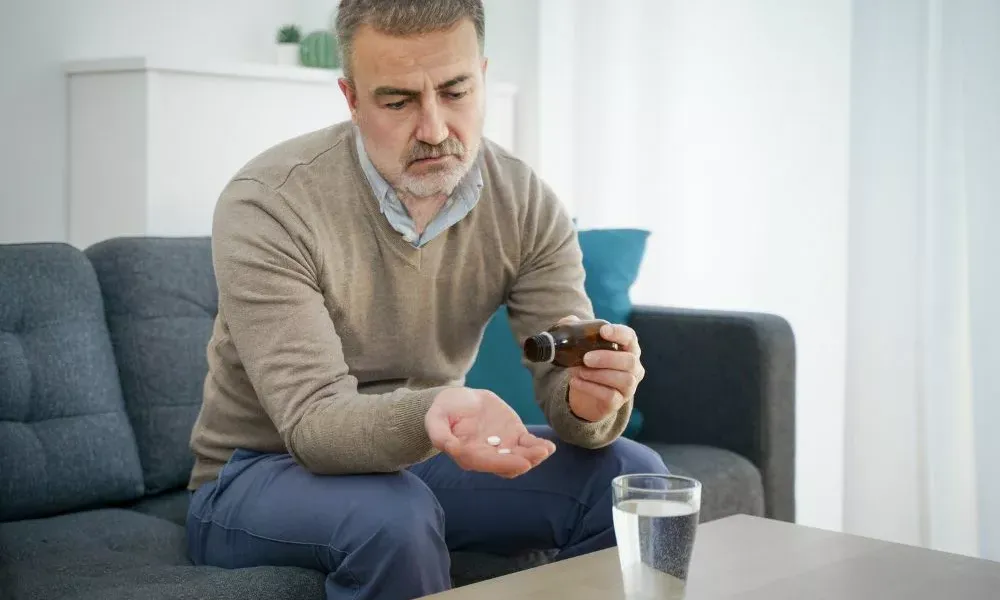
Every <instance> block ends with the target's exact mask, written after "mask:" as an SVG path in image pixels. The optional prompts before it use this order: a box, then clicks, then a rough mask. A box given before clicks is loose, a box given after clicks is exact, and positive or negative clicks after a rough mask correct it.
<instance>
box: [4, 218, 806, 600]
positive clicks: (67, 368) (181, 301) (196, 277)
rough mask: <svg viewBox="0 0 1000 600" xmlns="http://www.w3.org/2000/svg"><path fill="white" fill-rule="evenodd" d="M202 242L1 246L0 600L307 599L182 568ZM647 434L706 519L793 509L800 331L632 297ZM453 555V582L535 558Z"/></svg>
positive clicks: (760, 318)
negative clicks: (694, 492) (685, 481)
mask: <svg viewBox="0 0 1000 600" xmlns="http://www.w3.org/2000/svg"><path fill="white" fill-rule="evenodd" d="M216 301H217V295H216V287H215V282H214V279H213V274H212V264H211V250H210V245H209V240H208V239H204V238H194V239H178V238H169V239H164V238H132V239H114V240H108V241H106V242H102V243H100V244H97V245H95V246H93V247H91V248H88V249H87V250H86V251H85V252H81V251H80V250H78V249H76V248H73V247H71V246H68V245H65V244H58V243H52V244H45V243H38V244H17V245H0V598H4V599H5V600H25V599H36V598H44V599H46V600H57V599H67V600H68V599H79V600H83V599H91V598H94V599H101V600H115V599H125V598H130V599H132V598H134V599H143V600H148V599H156V598H214V599H227V598H233V599H237V598H239V599H246V598H268V599H284V598H288V599H292V598H295V599H307V598H322V597H323V576H322V575H321V574H319V573H316V572H313V571H309V570H304V569H297V568H291V567H259V568H251V569H239V570H224V569H218V568H208V567H194V566H192V565H191V564H190V562H189V561H188V559H187V556H186V550H185V541H184V529H183V522H184V516H185V511H186V507H187V492H186V491H185V490H184V486H185V484H186V481H187V477H188V471H189V468H190V466H191V462H192V459H191V455H190V452H189V450H188V445H187V444H188V434H189V430H190V427H191V425H192V423H193V421H194V419H195V416H196V413H197V411H198V406H199V403H200V400H201V386H202V381H203V378H204V375H205V372H206V362H205V344H206V341H207V340H208V338H209V333H210V330H211V326H212V320H213V318H214V316H215V310H216ZM630 324H631V325H632V327H633V328H635V329H636V331H637V332H638V334H639V336H640V338H641V339H642V341H643V362H644V364H645V366H646V368H647V373H648V374H647V377H646V380H645V381H644V382H643V384H642V385H641V387H640V389H639V391H638V393H637V396H636V402H637V404H638V406H639V408H640V409H641V410H642V411H643V413H644V416H645V425H644V427H643V431H642V434H641V437H640V438H639V439H640V441H642V442H643V443H646V444H648V445H649V446H651V447H652V448H654V449H656V450H657V451H659V452H660V453H661V454H662V455H663V457H664V459H665V461H666V463H667V465H668V466H669V467H670V468H671V469H673V470H674V471H675V472H679V473H685V474H690V475H692V476H694V477H697V478H698V479H700V480H701V481H702V482H703V484H704V501H703V510H702V520H703V521H708V520H712V519H717V518H720V517H723V516H726V515H730V514H734V513H749V514H755V515H764V516H768V517H771V518H774V519H780V520H787V521H791V520H793V519H794V514H795V502H794V488H795V485H794V475H793V473H794V453H795V436H794V431H795V418H794V376H795V350H794V338H793V335H792V332H791V329H790V328H789V326H788V324H787V323H786V322H785V321H784V320H783V319H781V318H779V317H776V316H772V315H763V314H746V313H726V312H712V311H700V310H678V309H670V308H664V307H638V308H636V309H635V311H634V313H633V315H632V317H631V319H630ZM546 550H547V549H544V548H540V549H537V551H534V552H530V553H527V554H525V555H521V556H513V557H510V556H506V557H505V556H484V555H471V554H461V553H456V554H454V555H453V567H452V570H453V578H454V581H455V585H456V586H458V585H463V584H467V583H470V582H474V581H477V580H482V579H484V578H489V577H493V576H496V575H500V574H504V573H508V572H511V571H514V570H519V569H523V568H526V567H529V566H532V565H536V564H539V563H540V562H544V561H545V560H547V559H548V556H549V553H548V552H547V551H546Z"/></svg>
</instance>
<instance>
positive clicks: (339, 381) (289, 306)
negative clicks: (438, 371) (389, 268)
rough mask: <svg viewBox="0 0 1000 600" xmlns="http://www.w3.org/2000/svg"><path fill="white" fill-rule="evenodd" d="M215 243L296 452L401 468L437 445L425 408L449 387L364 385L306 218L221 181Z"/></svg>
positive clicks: (350, 464)
mask: <svg viewBox="0 0 1000 600" xmlns="http://www.w3.org/2000/svg"><path fill="white" fill-rule="evenodd" d="M212 252H213V261H214V268H215V273H216V279H217V281H218V287H219V312H220V315H221V316H223V317H224V321H225V324H226V326H227V327H228V334H229V336H230V337H231V339H232V341H233V344H234V346H235V348H236V351H237V353H238V355H239V358H240V360H241V362H242V367H243V368H244V369H245V371H246V375H247V377H248V378H249V381H250V383H251V384H252V386H253V388H254V390H255V392H256V394H257V397H258V400H259V402H260V403H261V405H262V407H263V409H264V411H265V412H266V413H267V414H268V416H269V417H270V419H271V420H272V421H273V423H274V425H275V427H276V429H277V431H278V433H279V435H280V436H281V439H282V440H283V442H284V444H285V446H286V447H287V449H288V451H289V453H290V454H291V455H292V456H293V457H294V458H295V459H296V460H297V461H298V462H299V463H300V464H302V465H303V466H304V467H305V468H306V469H308V470H309V471H312V472H314V473H320V474H348V473H371V472H391V471H397V470H400V469H402V468H405V467H406V466H408V465H410V464H414V463H417V462H420V461H421V460H424V459H426V458H428V457H429V456H431V455H433V453H434V452H435V450H434V448H433V446H432V445H431V442H430V439H429V438H428V436H427V433H426V430H425V428H424V419H423V417H424V414H425V413H426V412H427V409H428V408H429V407H430V405H431V403H432V401H433V400H434V397H435V396H436V395H437V393H438V392H439V391H440V390H441V389H443V388H431V389H424V390H416V391H414V390H409V389H405V388H404V389H398V390H395V391H393V392H391V393H387V394H380V395H375V394H360V393H359V392H358V389H357V379H356V378H355V377H354V376H352V375H351V373H350V372H349V371H348V367H347V364H346V362H345V359H344V353H343V350H342V347H341V341H340V338H339V336H338V334H337V331H336V329H335V327H334V324H333V320H332V318H331V317H330V314H329V312H328V309H327V306H326V303H325V301H324V295H323V291H322V290H321V289H320V287H319V284H318V281H319V276H318V274H319V269H320V265H318V264H317V262H316V261H317V259H316V257H317V254H316V253H315V252H314V251H313V239H312V236H311V234H310V232H309V229H308V227H306V225H305V223H304V222H303V221H302V220H301V219H300V218H299V216H298V215H297V214H296V213H295V212H294V211H292V210H291V209H290V208H289V207H288V205H287V203H286V202H285V201H284V199H283V198H281V197H280V196H279V195H278V194H277V193H276V192H274V191H273V190H272V189H270V188H269V187H266V186H264V185H263V184H261V183H259V182H257V181H253V180H245V179H243V180H235V181H233V182H231V183H230V184H229V186H228V187H227V188H226V190H225V191H224V193H223V195H222V198H221V200H220V203H219V205H218V208H217V210H216V215H215V219H214V225H213V234H212Z"/></svg>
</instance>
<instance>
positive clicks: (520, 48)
mask: <svg viewBox="0 0 1000 600" xmlns="http://www.w3.org/2000/svg"><path fill="white" fill-rule="evenodd" d="M484 4H485V8H486V57H487V58H488V59H489V67H488V69H487V80H488V82H489V81H502V82H505V83H510V84H513V85H514V86H515V87H516V88H517V111H516V112H517V123H516V125H515V139H516V140H517V144H516V149H515V151H516V153H517V155H518V156H520V157H521V158H522V159H524V160H525V161H526V162H527V163H528V164H530V165H532V166H536V167H537V164H538V143H539V141H538V118H539V116H538V105H539V104H538V103H539V83H538V45H539V19H538V13H539V6H540V5H539V1H538V0H485V2H484ZM487 85H489V83H487ZM489 109H490V107H489V105H487V106H486V110H487V111H489Z"/></svg>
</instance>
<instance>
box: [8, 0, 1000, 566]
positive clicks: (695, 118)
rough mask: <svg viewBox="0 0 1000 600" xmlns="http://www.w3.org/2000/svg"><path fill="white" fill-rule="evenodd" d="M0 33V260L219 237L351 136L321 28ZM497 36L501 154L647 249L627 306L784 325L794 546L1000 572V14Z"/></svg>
mask: <svg viewBox="0 0 1000 600" xmlns="http://www.w3.org/2000/svg"><path fill="white" fill-rule="evenodd" d="M0 5H2V10H0V49H2V52H0V182H2V193H0V243H13V242H32V241H67V242H70V243H73V244H76V245H80V246H85V245H88V244H90V243H93V242H94V241H97V240H99V239H103V238H105V237H110V236H112V235H136V234H148V235H189V234H190V235H205V234H207V233H208V231H209V229H208V227H209V223H210V216H211V211H212V208H213V205H214V202H215V199H216V195H217V193H218V191H219V190H220V189H221V187H222V185H223V184H224V183H225V181H226V179H227V178H228V177H229V176H230V175H231V174H232V172H233V170H234V169H235V168H236V167H238V166H239V165H241V164H242V163H243V162H244V161H245V160H247V159H249V158H250V157H252V156H253V155H255V154H256V153H258V152H259V151H260V150H262V149H264V148H266V147H267V146H269V145H271V144H272V143H275V142H277V141H280V140H281V139H284V138H286V137H290V136H291V135H294V134H297V133H301V132H304V131H307V130H310V129H315V128H319V127H323V126H325V125H327V124H329V123H332V122H334V121H339V120H342V119H345V118H347V112H346V108H345V106H344V104H343V99H342V97H341V96H340V92H339V90H337V88H336V75H337V65H336V64H330V63H329V60H331V59H330V56H331V55H330V54H329V43H330V41H329V37H328V36H325V35H323V32H324V30H326V29H327V28H328V27H329V24H330V22H331V18H332V15H333V11H334V9H335V5H336V3H335V2H334V1H333V0H239V1H237V0H200V1H197V2H196V1H194V0H175V1H173V2H166V3H165V2H152V1H150V0H127V1H126V0H73V1H71V0H31V1H28V0H3V1H2V2H0ZM486 15H487V55H488V57H489V60H490V69H489V87H490V99H489V104H488V107H487V110H488V113H489V117H488V125H487V135H489V136H491V137H494V138H495V139H497V141H499V142H500V143H502V144H504V145H505V146H507V147H509V148H510V149H511V150H513V151H514V152H515V153H516V154H518V155H519V156H521V157H522V158H523V159H524V160H526V161H527V162H528V163H530V164H531V165H532V166H533V167H535V168H536V169H537V171H538V172H539V174H540V175H541V176H542V177H543V178H545V179H546V180H547V181H548V182H549V183H550V184H551V185H552V186H553V187H554V188H555V190H556V191H557V192H558V194H559V195H560V197H561V199H562V200H563V201H564V202H565V203H566V205H567V207H568V208H569V209H570V210H571V212H572V213H573V215H574V216H575V217H576V218H577V219H578V222H579V224H580V225H581V227H587V228H611V227H627V228H632V227H639V228H644V229H648V230H650V231H651V232H652V235H651V237H650V239H649V246H648V249H647V253H646V256H645V259H644V262H643V266H642V271H641V273H640V277H639V280H638V282H637V283H636V285H635V287H634V288H633V289H632V299H633V301H635V302H636V303H650V304H663V305H671V306H692V307H703V308H725V309H738V310H755V311H766V312H773V313H776V314H779V315H781V316H783V317H785V318H786V319H788V321H789V322H790V323H791V325H792V327H793V328H794V330H795V334H796V341H797V352H798V355H797V364H798V380H797V381H798V383H797V385H798V387H797V398H798V400H797V402H798V406H797V434H798V449H797V458H796V461H797V500H798V507H799V508H798V521H799V522H800V523H802V524H806V525H812V526H817V527H822V528H828V529H835V530H842V531H847V532H851V533H859V534H863V535H867V536H872V537H877V538H882V539H888V540H893V541H900V542H905V543H911V544H919V545H924V546H928V547H933V548H938V549H943V550H949V551H953V552H959V553H963V554H969V555H974V556H983V557H986V558H993V559H998V560H1000V477H998V476H997V474H998V473H1000V470H998V467H997V464H998V463H1000V436H997V435H996V434H995V430H996V428H997V426H998V425H1000V375H998V371H1000V368H998V367H1000V317H998V316H997V310H996V307H998V306H1000V276H998V275H1000V272H998V271H1000V268H998V266H997V262H996V257H998V256H1000V242H998V236H997V235H995V232H994V229H995V228H996V226H997V225H1000V1H997V0H855V1H853V2H852V1H851V0H486ZM286 25H295V26H296V28H297V30H296V33H294V34H293V33H288V35H291V36H292V37H293V38H294V39H295V40H296V41H297V42H298V43H300V44H301V46H298V47H297V51H292V53H289V52H288V51H286V50H283V49H282V48H281V47H280V46H279V43H278V42H279V41H280V40H281V38H280V36H279V30H280V29H281V28H282V27H283V26H286ZM317 32H318V33H317ZM314 33H316V35H312V36H311V37H309V38H308V44H307V40H306V37H307V36H309V35H310V34H314ZM991 306H992V307H994V308H993V309H991V308H990V307H991Z"/></svg>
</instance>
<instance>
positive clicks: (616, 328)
mask: <svg viewBox="0 0 1000 600" xmlns="http://www.w3.org/2000/svg"><path fill="white" fill-rule="evenodd" d="M601 337H602V338H604V339H606V340H608V341H609V342H617V343H618V344H619V345H620V346H621V347H622V349H623V350H625V351H626V352H629V353H631V354H635V355H636V356H639V354H640V353H641V351H640V349H639V337H638V336H637V335H636V333H635V330H634V329H632V328H631V327H629V326H628V325H605V326H603V327H601Z"/></svg>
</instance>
